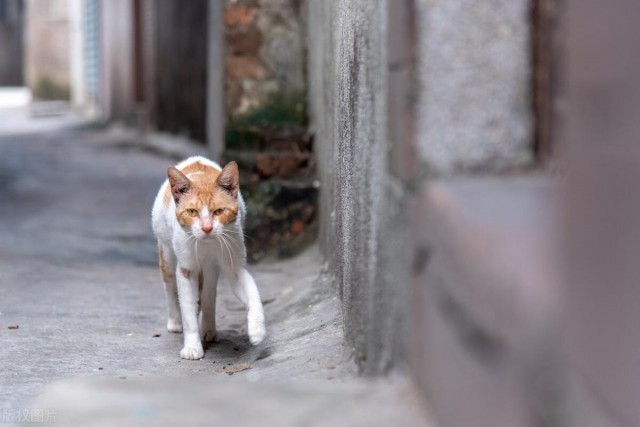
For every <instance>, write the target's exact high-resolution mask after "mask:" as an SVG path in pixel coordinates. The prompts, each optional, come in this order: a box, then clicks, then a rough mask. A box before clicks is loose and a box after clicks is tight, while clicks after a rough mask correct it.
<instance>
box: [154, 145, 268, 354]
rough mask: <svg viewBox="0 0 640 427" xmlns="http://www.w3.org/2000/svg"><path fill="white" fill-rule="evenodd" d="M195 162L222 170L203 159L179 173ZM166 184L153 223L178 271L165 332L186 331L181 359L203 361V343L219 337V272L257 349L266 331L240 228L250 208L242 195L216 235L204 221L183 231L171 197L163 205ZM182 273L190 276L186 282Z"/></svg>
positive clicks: (170, 264) (185, 163)
mask: <svg viewBox="0 0 640 427" xmlns="http://www.w3.org/2000/svg"><path fill="white" fill-rule="evenodd" d="M195 162H200V163H203V164H206V165H209V166H212V167H215V168H216V169H218V170H221V169H222V168H221V167H220V166H219V165H218V164H217V163H214V162H212V161H211V160H209V159H206V158H204V157H199V156H197V157H190V158H188V159H186V160H184V161H182V162H180V163H179V164H178V165H177V166H176V168H178V169H183V168H185V167H186V166H188V165H190V164H192V163H195ZM190 175H191V174H190ZM168 185H169V182H168V180H165V182H164V183H163V184H162V186H161V187H160V191H159V192H158V196H157V197H156V200H155V202H154V204H153V211H152V214H151V217H152V218H151V222H152V227H153V232H154V233H155V235H156V237H157V239H158V246H159V247H161V248H162V252H163V254H164V262H165V264H166V266H167V268H170V269H171V270H172V271H175V280H170V281H169V282H165V289H166V293H167V302H168V305H169V320H168V321H167V330H169V331H170V332H180V331H183V332H184V348H183V349H182V351H180V356H181V357H182V358H184V359H201V358H202V357H203V356H204V351H203V348H202V342H201V340H204V341H213V339H214V338H215V334H216V326H215V302H216V287H217V282H218V278H219V275H220V272H223V273H224V274H225V275H226V276H227V278H228V280H229V282H230V284H231V289H232V290H233V293H234V294H235V296H236V297H237V298H238V299H239V300H240V301H242V303H243V304H244V305H245V307H246V308H247V331H248V335H249V340H250V341H251V343H252V344H254V345H256V344H259V343H260V342H262V340H263V339H264V337H265V334H266V331H265V325H264V314H263V309H262V301H261V300H260V294H259V292H258V288H257V286H256V283H255V281H254V280H253V277H252V276H251V274H249V272H248V271H247V270H246V268H245V266H246V248H245V245H244V238H243V236H244V235H243V230H242V227H243V224H244V215H245V210H246V208H245V204H244V200H243V199H242V195H240V194H239V193H238V205H239V209H238V215H237V218H236V220H235V222H233V223H231V224H227V225H224V226H223V225H222V224H220V223H218V221H217V220H215V219H214V220H213V221H212V223H211V225H212V226H213V231H211V233H210V234H211V235H210V236H207V235H206V233H204V232H203V231H202V228H201V223H200V220H197V221H194V224H193V226H192V227H191V228H190V230H186V231H185V230H184V229H183V228H182V227H181V226H180V224H179V223H178V220H177V218H176V215H175V202H174V201H173V198H171V201H170V203H169V205H168V206H165V205H164V195H165V191H166V190H167V187H168ZM205 210H206V212H204V211H205ZM200 213H201V215H205V214H206V215H208V210H207V209H206V208H205V209H203V210H202V211H201V212H200ZM189 233H190V234H191V235H190V234H189ZM221 235H222V236H221ZM183 270H188V271H189V272H190V274H189V276H188V277H186V276H185V275H184V274H183ZM200 272H202V273H203V277H204V286H203V291H202V301H201V307H200V308H201V312H200V315H201V319H200V324H198V275H199V273H200Z"/></svg>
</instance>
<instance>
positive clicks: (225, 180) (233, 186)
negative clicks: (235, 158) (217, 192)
mask: <svg viewBox="0 0 640 427" xmlns="http://www.w3.org/2000/svg"><path fill="white" fill-rule="evenodd" d="M216 183H217V184H218V186H220V187H221V188H222V189H224V190H225V191H227V192H228V193H229V194H231V195H232V196H233V198H234V199H237V198H238V190H239V187H240V172H239V171H238V164H237V163H236V162H229V163H227V165H226V166H225V167H224V168H223V169H222V171H221V172H220V175H219V176H218V180H217V181H216Z"/></svg>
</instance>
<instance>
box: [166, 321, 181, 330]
mask: <svg viewBox="0 0 640 427" xmlns="http://www.w3.org/2000/svg"><path fill="white" fill-rule="evenodd" d="M167 331H169V332H175V333H180V332H182V322H181V321H179V320H174V319H169V320H168V321H167Z"/></svg>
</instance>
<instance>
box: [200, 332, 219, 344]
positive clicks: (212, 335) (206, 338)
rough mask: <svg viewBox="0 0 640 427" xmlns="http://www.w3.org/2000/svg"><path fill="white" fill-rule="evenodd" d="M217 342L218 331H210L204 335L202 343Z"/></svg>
mask: <svg viewBox="0 0 640 427" xmlns="http://www.w3.org/2000/svg"><path fill="white" fill-rule="evenodd" d="M215 340H216V330H215V329H214V330H211V329H210V330H208V331H204V332H203V333H202V341H204V342H214V341H215Z"/></svg>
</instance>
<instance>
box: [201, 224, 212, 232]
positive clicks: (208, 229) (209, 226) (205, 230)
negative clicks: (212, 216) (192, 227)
mask: <svg viewBox="0 0 640 427" xmlns="http://www.w3.org/2000/svg"><path fill="white" fill-rule="evenodd" d="M211 230H213V226H212V225H211V224H207V225H203V226H202V231H204V232H205V233H207V234H208V233H211Z"/></svg>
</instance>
